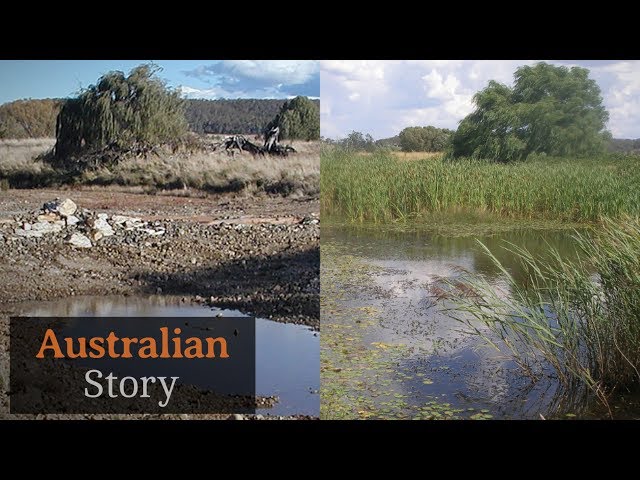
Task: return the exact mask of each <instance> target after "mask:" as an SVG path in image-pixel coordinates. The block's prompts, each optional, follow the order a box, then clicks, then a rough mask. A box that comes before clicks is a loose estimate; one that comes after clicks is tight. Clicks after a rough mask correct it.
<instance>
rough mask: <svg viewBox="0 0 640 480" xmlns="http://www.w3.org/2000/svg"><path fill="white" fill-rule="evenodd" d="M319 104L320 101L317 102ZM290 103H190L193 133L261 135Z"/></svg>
mask: <svg viewBox="0 0 640 480" xmlns="http://www.w3.org/2000/svg"><path fill="white" fill-rule="evenodd" d="M313 101H314V102H315V103H318V104H319V101H318V100H313ZM285 102H286V100H273V99H261V100H258V99H236V100H187V108H186V117H187V121H188V122H189V129H190V130H191V131H193V132H196V133H220V134H230V133H245V134H251V135H256V134H261V133H262V132H263V131H264V129H265V127H266V126H267V124H268V123H269V122H270V121H271V120H273V119H274V117H275V116H276V115H277V114H278V112H280V108H282V105H283V104H284V103H285Z"/></svg>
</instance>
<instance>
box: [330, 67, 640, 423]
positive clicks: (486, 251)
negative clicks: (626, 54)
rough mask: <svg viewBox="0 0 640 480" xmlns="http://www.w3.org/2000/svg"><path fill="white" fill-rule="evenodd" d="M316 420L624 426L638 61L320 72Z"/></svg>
mask: <svg viewBox="0 0 640 480" xmlns="http://www.w3.org/2000/svg"><path fill="white" fill-rule="evenodd" d="M320 76H321V98H322V101H321V106H320V110H321V133H322V152H321V180H320V185H321V217H322V226H321V271H320V277H321V323H322V341H321V374H320V375H321V410H320V416H321V418H322V419H362V420H365V419H389V420H393V419H407V420H408V419H415V420H491V419H514V420H567V421H569V420H576V419H594V420H595V419H640V61H621V60H615V61H609V60H591V61H590V60H545V61H542V60H523V61H515V60H514V61H511V60H486V61H480V60H469V61H461V60H455V61H444V60H425V61H417V60H411V61H408V60H394V61H388V60H385V61H382V60H371V61H367V60H359V61H342V60H341V61H332V60H327V61H322V62H321V73H320Z"/></svg>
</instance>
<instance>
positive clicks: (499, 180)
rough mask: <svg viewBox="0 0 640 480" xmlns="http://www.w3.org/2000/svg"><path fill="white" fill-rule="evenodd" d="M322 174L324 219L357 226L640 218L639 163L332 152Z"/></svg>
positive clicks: (324, 158) (631, 159) (634, 159)
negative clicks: (494, 218) (436, 218)
mask: <svg viewBox="0 0 640 480" xmlns="http://www.w3.org/2000/svg"><path fill="white" fill-rule="evenodd" d="M321 168H322V176H321V191H322V198H321V202H322V204H321V207H322V213H323V215H327V216H328V217H334V218H343V219H347V220H349V221H351V222H390V221H406V220H413V221H415V220H419V219H421V218H425V217H428V216H429V214H433V213H455V212H471V213H479V214H495V215H498V216H501V217H509V218H516V219H517V218H520V219H553V220H561V221H574V222H589V221H596V220H598V219H599V218H600V217H603V216H609V217H620V216H621V215H624V214H631V215H637V214H640V196H638V194H637V192H638V191H639V190H640V156H631V155H627V156H622V155H617V156H611V155H609V156H605V155H603V156H599V157H593V158H589V159H571V158H550V157H545V156H531V157H529V159H528V160H527V161H523V162H515V163H509V164H504V163H496V162H491V161H483V160H472V159H456V160H450V159H447V158H446V157H445V156H439V157H430V158H424V159H422V160H411V161H405V160H402V159H399V158H397V157H395V156H393V155H392V154H390V153H389V152H376V153H374V154H371V155H368V156H364V155H361V154H357V153H353V152H348V151H344V150H341V149H333V148H329V149H325V150H324V151H323V152H322V154H321Z"/></svg>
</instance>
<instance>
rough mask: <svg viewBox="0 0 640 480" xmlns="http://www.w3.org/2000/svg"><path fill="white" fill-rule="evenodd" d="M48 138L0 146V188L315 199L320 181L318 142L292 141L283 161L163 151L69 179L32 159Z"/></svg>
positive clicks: (47, 143)
mask: <svg viewBox="0 0 640 480" xmlns="http://www.w3.org/2000/svg"><path fill="white" fill-rule="evenodd" d="M54 143H55V140H53V139H29V140H4V141H1V142H0V188H5V189H6V188H36V187H60V186H64V185H72V186H78V185H101V186H104V185H118V186H121V187H136V188H139V187H143V188H144V189H145V190H147V191H148V192H150V193H155V192H157V191H161V190H176V189H180V190H183V191H184V192H185V193H188V192H189V191H190V190H195V191H208V192H227V191H231V192H239V191H245V192H248V193H257V192H267V193H272V194H279V195H283V196H287V195H317V194H318V189H319V182H320V162H319V161H318V157H319V155H320V145H319V142H293V143H292V145H293V146H294V147H295V148H296V150H297V153H294V154H291V155H290V156H289V157H286V158H283V157H270V156H266V157H256V158H254V157H252V156H251V155H249V154H246V153H243V154H242V155H239V154H236V155H235V156H234V157H231V156H229V155H227V154H226V153H224V152H213V153H211V152H204V151H200V152H194V153H190V152H186V151H185V152H180V153H177V154H171V153H170V152H169V151H164V152H161V153H160V154H159V155H150V156H149V157H147V158H144V159H142V158H130V159H127V160H124V161H122V162H120V163H119V164H118V165H117V166H114V167H111V168H106V167H103V168H98V169H95V170H89V171H85V172H84V173H82V174H80V175H75V176H70V175H68V174H66V173H65V172H61V171H58V170H55V169H53V168H52V167H51V166H50V165H48V164H47V163H44V162H42V161H41V160H38V158H37V157H38V156H39V155H40V154H43V153H45V152H46V151H47V150H49V149H51V148H52V147H53V145H54Z"/></svg>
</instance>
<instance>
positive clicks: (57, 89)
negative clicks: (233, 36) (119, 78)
mask: <svg viewBox="0 0 640 480" xmlns="http://www.w3.org/2000/svg"><path fill="white" fill-rule="evenodd" d="M149 61H150V60H0V104H2V103H6V102H10V101H13V100H18V99H21V98H64V97H69V96H72V95H74V94H76V93H77V92H78V91H79V89H80V88H85V87H88V86H89V85H91V84H94V83H95V82H96V80H97V79H98V78H99V77H100V76H101V75H103V74H105V73H107V72H109V71H112V70H121V71H123V72H125V73H128V72H129V71H130V70H131V69H132V68H134V67H135V66H137V65H140V64H141V63H148V62H149ZM153 62H154V63H156V64H157V65H159V66H160V67H162V71H161V72H160V74H159V75H160V77H161V78H163V79H165V80H166V81H167V83H168V84H169V85H170V86H171V87H174V88H179V89H180V90H181V91H182V94H183V96H185V97H187V98H209V99H214V98H288V97H294V96H297V95H305V96H309V97H319V96H320V73H319V68H320V67H319V63H318V61H315V60H154V61H153Z"/></svg>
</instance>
